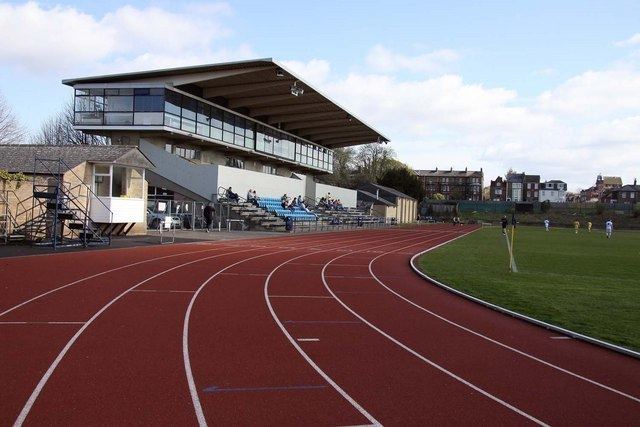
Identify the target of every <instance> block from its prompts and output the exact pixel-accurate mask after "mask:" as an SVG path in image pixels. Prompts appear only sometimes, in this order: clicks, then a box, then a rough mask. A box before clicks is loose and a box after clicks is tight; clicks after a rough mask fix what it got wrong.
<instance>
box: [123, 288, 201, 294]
mask: <svg viewBox="0 0 640 427" xmlns="http://www.w3.org/2000/svg"><path fill="white" fill-rule="evenodd" d="M131 292H158V293H185V294H192V293H194V292H195V291H186V290H185V291H181V290H174V289H133V290H131Z"/></svg>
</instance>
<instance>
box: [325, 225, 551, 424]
mask: <svg viewBox="0 0 640 427" xmlns="http://www.w3.org/2000/svg"><path fill="white" fill-rule="evenodd" d="M442 237H444V236H439V237H438V238H434V239H431V240H430V241H432V240H437V239H439V238H442ZM427 242H428V241H427ZM427 242H422V243H423V244H424V243H427ZM418 244H420V243H417V244H415V245H409V246H416V245H418ZM405 248H406V247H405ZM405 248H401V249H405ZM343 256H344V255H340V256H338V257H336V258H333V259H332V260H330V261H329V262H327V263H326V264H325V266H324V267H323V268H322V272H321V276H322V282H323V284H324V287H325V289H327V291H328V292H329V293H330V294H331V295H333V297H334V298H335V299H336V301H337V302H338V303H340V305H342V306H343V307H344V308H345V309H346V310H347V311H348V312H350V313H351V314H353V315H354V316H355V317H357V318H358V319H360V320H361V321H362V322H363V323H364V324H366V325H367V326H369V327H370V328H371V329H373V330H374V331H376V332H378V333H379V334H380V335H382V336H383V337H385V338H387V339H388V340H389V341H391V342H393V343H394V344H396V345H397V346H399V347H400V348H402V349H404V350H405V351H407V352H409V353H411V354H412V355H414V356H415V357H417V358H418V359H420V360H422V361H423V362H425V363H427V364H428V365H430V366H432V367H434V368H436V369H437V370H439V371H440V372H442V373H444V374H446V375H448V376H450V377H451V378H454V379H455V380H457V381H459V382H461V383H462V384H464V385H466V386H467V387H469V388H471V389H473V390H475V391H477V392H478V393H480V394H482V395H484V396H486V397H488V398H489V399H491V400H493V401H494V402H497V403H499V404H501V405H503V406H504V407H506V408H508V409H510V410H512V411H513V412H515V413H517V414H519V415H521V416H523V417H525V418H527V419H529V420H531V421H533V422H535V423H536V424H538V425H541V426H548V424H546V423H544V422H543V421H541V420H539V419H537V418H535V417H534V416H533V415H529V414H528V413H526V412H524V411H522V410H521V409H519V408H517V407H515V406H513V405H511V404H510V403H508V402H506V401H504V400H502V399H500V398H499V397H497V396H494V395H493V394H491V393H489V392H487V391H485V390H484V389H482V388H480V387H478V386H477V385H475V384H473V383H471V382H469V381H467V380H465V379H464V378H462V377H460V376H458V375H456V374H454V373H453V372H451V371H449V370H448V369H446V368H444V367H443V366H441V365H439V364H437V363H435V362H434V361H432V360H430V359H427V358H426V357H424V356H423V355H421V354H420V353H418V352H417V351H415V350H413V349H412V348H410V347H408V346H406V345H405V344H403V343H402V342H400V341H398V340H397V339H395V338H394V337H392V336H391V335H389V334H387V333H386V332H384V331H383V330H382V329H380V328H378V327H377V326H375V325H374V324H372V323H371V322H369V321H368V320H367V319H365V318H364V317H362V316H361V315H360V314H358V313H356V312H355V311H354V310H353V309H352V308H351V307H349V306H348V305H347V304H345V303H344V302H343V301H342V300H341V299H340V298H338V296H337V295H336V294H335V293H334V292H333V290H332V289H331V288H330V287H329V284H328V283H327V280H326V277H325V271H326V269H327V267H328V266H329V265H330V264H331V263H332V262H333V261H334V260H336V259H339V258H342V257H343Z"/></svg>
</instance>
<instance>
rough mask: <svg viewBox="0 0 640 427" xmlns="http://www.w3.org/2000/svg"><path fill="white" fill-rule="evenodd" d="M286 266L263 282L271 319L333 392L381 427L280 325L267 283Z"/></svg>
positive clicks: (275, 269)
mask: <svg viewBox="0 0 640 427" xmlns="http://www.w3.org/2000/svg"><path fill="white" fill-rule="evenodd" d="M307 255H308V254H304V255H300V256H298V257H295V258H292V260H295V259H299V258H302V257H305V256H307ZM285 264H287V262H286V261H285V262H283V263H282V264H280V265H278V266H277V267H276V268H274V269H273V270H272V271H271V273H269V275H268V276H267V279H266V280H265V281H264V300H265V302H266V303H267V307H268V308H269V312H270V313H271V317H273V320H274V322H276V324H277V325H278V327H279V328H280V330H281V331H282V333H283V334H284V336H285V337H287V339H288V340H289V342H290V343H291V345H292V346H293V347H294V348H295V349H296V350H297V351H298V353H300V355H301V356H302V357H303V358H304V360H306V361H307V363H308V364H309V365H310V366H311V367H312V368H313V369H314V370H315V371H316V372H317V373H318V374H319V375H320V376H321V377H322V378H323V379H324V380H325V381H326V382H328V383H329V384H330V385H331V387H333V388H334V390H336V391H337V392H338V393H339V394H340V395H341V396H342V397H343V398H344V399H345V400H346V401H347V402H349V403H350V404H351V406H353V407H354V408H355V409H356V410H357V411H358V412H360V414H362V415H363V416H364V417H365V418H366V419H367V420H369V422H370V423H372V424H374V425H377V426H381V425H382V424H381V423H380V422H379V421H378V420H376V419H375V418H374V417H373V415H371V414H370V413H369V412H367V410H366V409H364V408H363V407H362V406H361V405H360V404H359V403H358V402H356V401H355V399H353V398H352V397H351V396H350V395H349V394H348V393H347V392H346V391H344V390H343V389H342V387H340V386H339V385H338V384H337V383H336V382H335V381H333V379H331V377H330V376H329V375H327V374H326V373H325V372H324V371H323V370H322V368H320V367H319V366H318V365H316V363H315V362H314V361H313V359H311V357H309V355H308V354H307V353H306V352H305V351H304V350H303V349H302V347H300V345H299V344H298V343H297V342H296V340H295V339H294V338H293V337H292V336H291V334H290V333H289V331H287V329H286V328H285V327H284V325H283V324H282V322H281V321H280V319H279V318H278V315H277V314H276V312H275V311H274V309H273V306H272V305H271V300H270V299H269V283H270V282H271V277H272V276H273V274H274V273H275V272H276V271H278V269H279V268H280V267H282V266H283V265H285Z"/></svg>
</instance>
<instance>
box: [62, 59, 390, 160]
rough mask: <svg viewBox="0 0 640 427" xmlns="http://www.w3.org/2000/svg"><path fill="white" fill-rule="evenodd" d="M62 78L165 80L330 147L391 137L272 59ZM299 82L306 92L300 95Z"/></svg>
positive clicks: (77, 80)
mask: <svg viewBox="0 0 640 427" xmlns="http://www.w3.org/2000/svg"><path fill="white" fill-rule="evenodd" d="M62 83H64V84H66V85H69V86H75V85H79V84H101V83H105V84H106V83H146V84H165V85H168V86H173V87H175V88H177V89H180V90H183V91H185V92H188V93H191V94H192V95H195V96H198V97H200V98H204V99H207V100H209V101H211V102H214V103H216V104H219V105H222V106H224V107H227V108H229V109H231V110H234V111H237V112H238V113H240V114H244V115H246V116H249V117H252V118H254V119H256V120H259V121H262V122H264V123H267V124H270V125H272V126H276V127H279V128H280V129H282V130H285V131H287V132H290V133H293V134H295V135H298V136H300V137H302V138H305V139H307V140H309V141H312V142H315V143H317V144H320V145H322V146H325V147H329V148H335V147H345V146H350V145H359V144H366V143H371V142H385V143H386V142H388V141H389V139H388V138H387V137H386V136H384V135H383V134H382V133H380V132H378V131H377V130H375V129H374V128H372V127H370V126H369V125H367V124H366V123H365V122H364V121H363V120H361V119H359V118H357V117H355V116H354V115H353V114H352V113H350V112H349V111H347V110H346V109H345V108H343V107H342V106H340V105H338V103H336V102H335V101H333V100H331V99H330V98H329V97H327V96H326V95H323V94H322V93H320V92H319V91H318V90H316V89H315V88H314V87H313V86H311V85H310V84H309V83H307V82H305V81H304V80H303V79H301V78H300V77H298V76H296V75H295V74H293V73H292V72H291V71H290V70H288V69H287V68H286V67H285V66H284V65H282V64H280V63H278V62H276V61H274V60H273V59H271V58H264V59H255V60H249V61H240V62H227V63H220V64H208V65H197V66H191V67H181V68H168V69H160V70H152V71H141V72H134V73H122V74H110V75H102V76H94V77H83V78H74V79H67V80H63V81H62ZM294 84H295V87H296V88H298V89H303V90H304V93H302V94H300V93H299V92H298V95H297V96H294V94H293V92H294V88H293V85H294Z"/></svg>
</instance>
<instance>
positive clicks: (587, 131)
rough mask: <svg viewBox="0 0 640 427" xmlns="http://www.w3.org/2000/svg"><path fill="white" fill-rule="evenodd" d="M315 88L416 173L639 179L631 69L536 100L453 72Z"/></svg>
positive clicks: (636, 77) (352, 78)
mask: <svg viewBox="0 0 640 427" xmlns="http://www.w3.org/2000/svg"><path fill="white" fill-rule="evenodd" d="M627 65H628V64H627ZM304 68H305V67H304V66H301V67H300V69H304ZM327 68H328V67H327ZM319 89H321V90H322V91H324V92H326V93H328V94H329V95H331V96H332V97H333V98H334V99H336V101H338V102H339V103H340V104H342V105H344V106H345V108H347V109H349V110H350V111H352V112H353V113H354V114H356V115H357V116H358V117H360V118H362V119H364V120H365V121H367V122H368V123H370V124H372V125H373V126H374V127H375V128H376V129H378V130H379V131H381V132H383V133H385V134H386V135H387V136H388V137H390V139H391V143H392V145H391V146H392V147H393V148H394V149H395V150H396V152H397V153H398V155H399V158H400V159H401V160H403V161H405V162H407V163H408V164H410V165H411V166H413V167H415V168H420V169H428V168H434V167H436V166H437V167H440V168H449V167H454V168H456V169H458V168H459V169H464V168H465V167H469V168H473V169H479V168H480V167H482V168H484V171H485V177H486V182H485V184H488V183H489V180H490V179H493V178H495V176H497V175H502V174H504V172H505V171H506V170H507V169H508V168H509V167H514V168H515V169H516V170H519V171H525V172H527V173H535V174H541V175H542V179H563V180H565V181H567V182H568V183H569V186H570V189H575V188H577V187H588V186H590V185H592V184H593V181H594V180H595V176H596V175H597V174H598V173H604V174H607V175H620V176H622V177H623V180H624V181H625V182H631V181H633V178H634V177H635V176H637V175H638V174H639V172H640V171H638V169H637V159H638V157H640V144H638V142H640V116H638V111H640V72H638V71H636V70H634V69H633V67H631V66H627V67H626V68H620V67H619V66H618V67H617V68H612V69H605V70H599V71H588V72H585V73H583V74H580V75H577V76H575V77H573V78H570V79H568V80H567V81H565V82H564V83H562V84H560V85H558V86H557V87H555V88H553V89H551V90H548V91H546V92H544V93H542V94H540V96H538V97H537V98H534V100H533V101H531V100H529V99H523V98H522V97H520V96H519V95H518V93H517V92H516V91H514V90H511V89H507V88H501V87H486V86H484V85H481V84H471V83H468V82H465V81H464V79H463V78H462V77H461V76H459V75H455V74H446V75H441V76H437V77H427V78H413V79H406V78H399V77H396V76H394V75H388V74H366V73H361V72H358V73H356V72H354V73H351V74H349V75H347V76H345V77H343V78H336V77H332V76H330V77H329V78H328V79H327V80H326V81H325V82H323V83H322V84H321V85H320V87H319ZM620 152H624V153H625V156H620V155H619V154H618V153H620Z"/></svg>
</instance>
